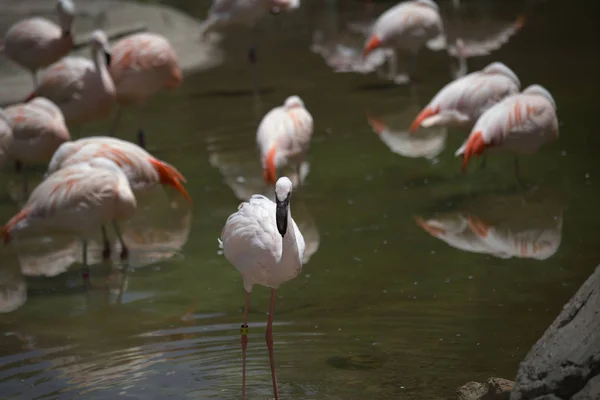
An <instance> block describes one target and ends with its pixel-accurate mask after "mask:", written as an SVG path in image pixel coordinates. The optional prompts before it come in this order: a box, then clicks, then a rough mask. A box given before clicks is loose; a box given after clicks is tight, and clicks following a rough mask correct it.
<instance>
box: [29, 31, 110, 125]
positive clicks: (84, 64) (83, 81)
mask: <svg viewBox="0 0 600 400" xmlns="http://www.w3.org/2000/svg"><path fill="white" fill-rule="evenodd" d="M91 43H92V60H89V59H87V58H84V57H65V58H64V59H62V60H61V61H59V62H57V63H55V64H53V65H51V66H50V67H49V68H48V69H46V70H45V71H44V73H43V75H42V78H41V81H40V85H39V86H38V88H37V89H36V90H35V91H34V92H33V93H31V95H29V97H28V98H27V99H28V100H29V99H31V98H33V97H36V96H43V97H46V98H48V99H50V100H52V101H53V102H54V103H56V104H57V105H58V107H59V108H60V109H61V111H62V112H63V114H64V116H65V120H66V121H67V122H69V123H83V122H88V121H93V120H97V119H102V118H105V117H107V116H108V115H109V114H110V112H111V110H112V107H113V105H114V103H115V99H116V94H115V86H114V83H113V81H112V79H111V77H110V74H109V72H108V68H107V64H109V63H110V48H109V45H108V39H107V37H106V34H105V33H104V32H103V31H99V30H97V31H94V32H93V33H92V40H91Z"/></svg>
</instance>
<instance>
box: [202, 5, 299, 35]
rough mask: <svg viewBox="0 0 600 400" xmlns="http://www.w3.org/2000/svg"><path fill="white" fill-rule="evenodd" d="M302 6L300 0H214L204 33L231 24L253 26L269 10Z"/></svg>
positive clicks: (204, 26)
mask: <svg viewBox="0 0 600 400" xmlns="http://www.w3.org/2000/svg"><path fill="white" fill-rule="evenodd" d="M298 7H300V0H213V2H212V6H211V7H210V9H209V10H208V18H207V19H206V21H205V22H204V23H203V26H202V34H203V36H206V35H207V34H208V33H209V32H211V31H212V30H215V29H219V28H221V27H225V26H229V25H246V26H250V27H251V26H253V25H254V24H255V23H256V21H258V20H259V19H260V18H261V17H262V16H264V15H266V14H267V13H268V12H271V13H278V12H279V11H280V10H282V9H283V10H293V9H296V8H298Z"/></svg>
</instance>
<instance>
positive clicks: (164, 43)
mask: <svg viewBox="0 0 600 400" xmlns="http://www.w3.org/2000/svg"><path fill="white" fill-rule="evenodd" d="M109 71H110V76H111V78H112V80H113V82H114V84H115V88H116V91H117V107H118V108H117V115H116V117H115V120H114V122H113V126H112V128H111V131H110V134H111V135H114V134H115V132H116V129H117V124H118V122H119V118H120V116H121V109H122V107H125V106H128V105H133V104H143V103H145V102H147V101H148V100H149V99H150V98H151V97H152V96H154V95H155V94H156V93H157V92H158V91H159V90H160V89H162V88H167V89H175V88H177V87H179V86H180V85H181V83H182V82H183V75H182V73H181V67H180V66H179V61H178V58H177V54H176V53H175V49H173V46H172V45H171V43H170V42H169V41H168V40H167V39H166V38H165V37H164V36H161V35H158V34H156V33H138V34H134V35H130V36H127V37H125V38H123V39H121V40H119V41H118V42H116V43H115V44H114V45H113V46H112V58H111V62H110V65H109ZM140 128H141V127H140ZM138 140H139V142H140V146H142V147H145V146H144V133H143V130H141V129H140V132H139V137H138Z"/></svg>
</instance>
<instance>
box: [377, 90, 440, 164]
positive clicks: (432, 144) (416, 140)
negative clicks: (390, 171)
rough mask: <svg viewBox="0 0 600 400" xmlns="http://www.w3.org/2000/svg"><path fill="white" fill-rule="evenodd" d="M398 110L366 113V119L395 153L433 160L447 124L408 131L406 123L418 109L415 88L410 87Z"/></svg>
mask: <svg viewBox="0 0 600 400" xmlns="http://www.w3.org/2000/svg"><path fill="white" fill-rule="evenodd" d="M396 108H398V109H400V111H399V112H394V113H389V114H385V115H384V116H374V115H372V114H370V113H367V120H368V122H369V125H371V128H372V129H373V132H375V133H377V136H378V137H379V139H381V141H382V142H383V143H384V144H385V145H386V146H387V147H389V149H390V150H391V151H392V152H393V153H396V154H399V155H401V156H403V157H409V158H426V159H428V160H431V161H432V162H435V161H436V158H437V156H439V155H440V154H441V153H442V151H443V150H444V148H445V147H446V136H447V128H446V127H444V126H434V127H432V128H428V129H425V130H423V131H422V132H419V134H418V135H411V134H409V130H408V127H409V125H410V122H411V121H412V119H413V118H414V116H415V115H416V114H417V113H418V112H419V109H420V106H419V96H418V92H417V90H416V88H414V87H412V88H411V92H410V97H409V102H408V104H402V105H400V107H396Z"/></svg>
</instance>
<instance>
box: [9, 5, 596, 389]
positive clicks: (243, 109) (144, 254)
mask: <svg viewBox="0 0 600 400" xmlns="http://www.w3.org/2000/svg"><path fill="white" fill-rule="evenodd" d="M188 3H192V2H183V1H178V2H177V1H174V2H173V3H172V4H174V5H176V6H179V7H181V8H182V9H184V10H185V11H188V12H190V13H191V14H192V15H195V16H197V17H199V18H202V17H204V15H205V10H206V5H203V6H191V5H189V4H188ZM305 3H308V4H305V6H304V7H303V9H302V10H301V11H299V12H298V13H297V14H295V15H293V16H287V15H285V16H283V17H281V18H278V19H272V18H269V19H268V20H267V21H265V22H264V23H263V24H261V25H260V26H259V28H258V30H257V36H256V43H257V45H258V59H259V64H260V79H261V83H262V87H263V88H264V92H263V94H262V95H261V104H260V110H257V106H256V104H255V103H254V101H253V97H252V96H251V95H250V93H251V73H250V69H249V65H248V62H247V60H246V58H245V57H246V56H245V49H246V46H247V45H248V43H249V40H248V35H245V34H244V32H243V31H237V32H234V33H233V34H232V36H231V38H230V39H228V40H226V41H225V44H224V46H225V50H226V58H225V62H224V64H223V65H222V66H220V67H219V68H217V69H214V70H211V71H208V72H205V73H202V74H198V75H194V76H189V77H187V79H186V82H185V84H184V85H183V87H182V88H181V89H179V90H177V91H175V92H171V93H162V94H161V95H160V96H158V97H157V98H155V99H154V100H153V101H151V102H150V103H149V104H148V105H147V106H146V107H144V108H138V109H134V110H132V111H130V112H129V113H128V114H126V115H125V116H124V118H123V125H122V127H121V130H120V135H121V137H125V138H129V139H133V138H134V132H135V130H136V129H137V126H138V123H139V121H143V124H144V126H145V127H146V132H147V141H148V148H149V150H150V151H151V152H153V153H154V154H156V155H157V156H158V157H159V158H163V159H165V160H168V161H170V162H172V163H174V164H175V165H177V166H178V167H179V168H180V170H181V171H182V172H183V173H184V175H186V177H187V178H188V181H189V185H188V190H189V191H190V194H191V195H192V197H193V199H194V204H193V207H192V208H191V209H190V208H188V207H187V206H186V204H185V202H183V201H181V199H179V198H178V197H176V196H175V195H173V194H172V193H170V192H169V193H167V194H165V192H163V191H162V190H160V191H157V192H156V193H154V195H151V196H148V197H145V198H143V199H141V200H140V203H141V204H140V211H139V213H138V215H137V216H136V217H135V219H134V220H133V221H131V223H129V224H127V225H126V227H125V235H126V240H127V241H128V242H129V243H130V245H131V251H132V254H131V260H130V266H131V268H130V269H129V270H128V271H127V272H126V273H125V272H124V271H123V270H122V269H121V268H120V263H119V262H118V261H116V260H115V261H114V262H113V263H102V262H101V261H100V257H99V251H100V250H99V248H98V247H97V245H96V247H92V252H93V257H92V263H93V264H94V265H93V267H92V276H91V284H92V287H91V288H90V289H89V290H84V289H83V288H82V284H81V277H80V272H79V269H78V266H79V262H80V261H79V260H80V259H81V256H80V247H79V244H78V242H77V241H74V240H73V239H72V238H52V240H48V239H38V240H36V241H33V242H28V243H21V244H20V245H18V246H9V247H5V248H2V249H1V250H0V259H1V265H0V305H1V307H2V309H3V311H10V310H11V308H16V309H15V310H13V311H11V312H6V313H4V314H1V315H0V397H2V398H7V399H71V398H85V399H112V398H117V397H120V398H125V399H128V398H143V399H164V398H168V397H169V396H171V398H177V399H188V398H195V399H210V398H214V399H237V398H240V386H241V385H240V384H241V363H240V360H241V352H240V346H239V334H238V332H239V324H240V323H241V318H242V307H243V299H244V291H243V287H242V282H241V278H240V276H239V275H238V273H237V271H236V270H235V269H234V268H233V267H232V266H231V265H229V264H228V262H227V261H226V260H225V259H224V257H222V256H221V255H219V254H218V253H217V250H218V249H217V240H216V238H217V236H218V235H219V234H220V231H221V228H222V226H223V224H224V221H225V219H226V217H227V216H228V215H229V214H230V213H231V212H233V211H235V209H236V207H237V205H238V204H239V202H240V199H242V198H245V197H247V196H248V195H249V194H251V193H254V192H259V191H262V190H264V188H262V187H261V184H262V183H261V171H260V165H259V163H258V159H257V155H256V150H255V144H254V137H255V131H256V127H257V125H258V121H259V118H260V116H262V114H263V113H264V112H266V111H267V110H268V109H270V108H271V107H273V106H275V105H278V104H280V103H281V102H282V101H283V100H284V98H285V97H287V96H288V95H290V94H298V95H300V96H301V97H302V98H303V99H304V100H305V102H306V104H307V107H308V108H309V110H310V111H311V112H312V113H313V116H314V119H315V134H314V139H313V143H312V147H311V151H310V154H309V157H308V161H309V163H310V165H309V169H310V171H309V173H308V175H307V178H306V184H305V186H304V187H302V188H301V189H299V190H298V191H296V192H295V193H294V198H293V204H292V212H293V215H294V217H295V219H296V220H297V221H298V223H299V225H300V228H301V230H302V231H303V233H304V236H305V239H306V241H307V247H308V249H307V251H308V254H307V258H309V260H308V262H307V264H306V265H305V267H304V270H303V272H302V274H301V275H300V276H299V277H298V278H296V279H295V280H294V281H292V282H290V283H288V284H286V285H284V286H283V287H282V288H281V290H280V291H279V297H278V299H277V303H276V312H275V322H276V327H275V329H274V331H275V333H274V335H275V356H276V362H277V368H278V378H279V385H280V392H281V395H282V398H293V399H344V400H347V399H446V398H452V397H453V394H454V390H455V388H456V387H458V386H460V385H462V384H463V383H465V382H467V381H471V380H483V379H485V378H487V377H489V376H501V377H507V378H512V377H514V374H515V371H516V369H517V367H518V363H519V360H520V359H522V357H523V356H524V355H525V354H526V352H527V350H528V349H529V347H530V346H531V345H532V344H533V343H534V342H535V341H536V340H537V338H538V337H539V336H540V335H541V334H542V333H543V331H544V330H545V329H546V327H547V326H548V325H549V323H550V322H551V321H552V320H553V318H554V317H555V316H556V315H557V313H558V311H559V310H560V308H561V306H562V305H563V303H564V302H565V301H566V300H567V299H568V298H569V297H570V296H571V295H572V294H573V293H574V292H575V291H576V290H577V288H578V286H579V285H580V284H581V283H582V282H583V280H584V279H585V278H586V276H587V274H589V272H590V271H592V269H593V268H594V267H595V265H596V264H597V263H598V259H599V255H600V254H599V252H598V243H597V236H596V233H597V232H598V228H599V225H600V216H599V214H598V212H597V210H596V208H597V207H596V206H597V204H598V203H599V201H600V192H599V190H598V188H597V182H598V179H599V177H600V169H599V168H598V162H597V148H598V146H599V145H600V139H599V138H600V136H599V135H598V134H597V132H596V131H597V126H596V123H597V115H596V113H597V108H598V102H597V100H596V99H597V97H596V96H597V91H596V88H597V87H598V86H597V78H596V75H595V74H596V72H597V71H598V66H599V65H598V60H599V59H600V58H598V54H597V48H595V47H593V46H594V42H593V41H594V40H595V39H594V36H593V35H592V33H593V30H591V29H590V28H589V27H590V26H591V25H590V24H591V21H592V18H593V17H592V15H591V14H592V13H589V11H588V12H586V9H585V8H583V6H579V7H581V9H577V8H576V7H578V6H576V5H574V4H573V6H572V7H571V6H569V7H563V6H562V4H563V3H561V2H557V1H548V2H536V3H534V2H531V3H522V4H518V3H514V4H512V5H511V6H510V7H508V6H500V3H501V2H491V1H489V2H481V3H479V2H478V5H477V6H472V7H470V8H468V10H466V12H465V13H464V14H463V17H464V21H472V20H473V19H477V20H479V21H485V23H484V24H483V26H487V25H489V26H490V27H492V26H495V25H496V24H499V26H501V25H502V23H503V22H502V21H504V22H507V21H508V22H510V21H511V20H513V19H514V18H515V17H516V15H517V14H518V13H519V12H522V11H526V12H527V15H528V23H527V25H526V26H525V28H524V29H523V30H522V31H521V32H519V33H518V34H517V35H516V36H514V37H512V38H511V39H510V41H509V42H508V43H506V44H505V45H504V46H503V47H502V48H501V49H499V50H498V51H496V52H494V53H493V54H492V55H491V56H487V57H479V58H474V59H471V60H469V67H470V69H478V68H480V67H483V66H484V65H486V64H487V63H489V62H491V61H495V60H501V61H503V62H505V63H507V64H508V65H509V66H510V67H511V68H513V69H514V70H515V71H516V72H517V74H518V75H519V76H520V78H521V81H522V83H523V85H524V86H526V85H528V84H530V83H534V82H535V83H541V84H543V85H544V86H546V87H547V88H548V89H550V90H551V91H552V93H553V95H554V96H555V99H556V101H557V103H558V108H559V119H560V125H561V128H560V135H561V137H560V139H559V141H558V142H555V143H553V144H551V145H548V146H546V147H544V148H543V149H542V151H540V152H539V153H538V154H537V155H535V156H532V157H529V158H523V159H521V160H520V161H521V163H520V167H521V175H522V176H523V180H524V182H525V183H524V184H523V185H521V186H518V185H517V183H516V181H515V178H514V173H513V160H512V158H511V157H503V156H497V157H489V158H488V160H487V165H486V167H485V169H478V168H477V166H476V165H473V166H472V167H471V169H470V171H469V173H468V174H467V175H466V176H462V175H461V174H460V163H459V161H458V160H457V159H455V158H454V157H453V152H454V150H455V149H456V148H457V147H458V146H459V145H460V143H461V142H462V140H463V138H464V135H465V134H464V133H463V132H460V131H457V130H450V131H448V132H446V131H435V132H429V133H428V134H427V136H424V137H423V138H422V142H421V143H415V142H407V139H406V137H405V136H403V134H402V133H398V132H401V131H406V129H407V127H408V125H409V124H410V122H411V121H412V119H413V118H414V116H415V115H416V113H417V112H418V111H419V109H420V107H422V106H423V105H424V104H425V103H426V102H427V101H428V99H429V98H430V97H431V96H432V95H433V94H434V93H435V92H436V91H437V90H438V89H439V88H440V87H441V86H442V85H443V84H445V83H446V82H447V81H448V80H449V79H450V66H449V63H450V60H449V59H448V58H447V57H446V56H445V55H443V54H433V53H431V52H429V51H423V53H422V54H421V57H420V59H419V81H418V83H417V84H416V85H415V86H414V87H413V88H408V87H391V86H389V85H387V84H386V83H385V82H384V81H383V80H381V79H380V78H378V76H377V74H374V73H373V74H370V75H360V74H334V73H333V72H332V70H331V69H330V68H329V67H328V66H327V65H326V64H325V63H324V61H323V59H322V58H321V57H319V56H318V55H316V54H314V53H312V52H311V51H310V49H309V48H310V45H311V40H312V38H313V34H314V32H315V30H316V29H320V30H321V31H323V32H324V33H325V34H326V35H331V32H332V30H335V29H336V26H337V29H342V28H343V27H344V24H346V23H348V22H352V21H360V20H365V19H367V18H368V15H367V14H366V12H367V11H365V10H366V9H365V7H364V4H362V3H360V2H343V4H342V8H341V11H340V12H339V13H333V12H332V10H334V8H332V7H331V4H332V3H333V2H320V1H316V0H315V1H308V0H307V1H305ZM467 3H468V2H467ZM385 6H386V5H385V4H382V5H381V6H378V7H385ZM328 7H329V8H328ZM446 9H449V7H446ZM373 12H374V13H375V15H376V14H377V12H378V8H377V9H375V10H374V11H373ZM445 12H447V13H448V14H447V16H448V18H449V19H454V20H455V21H456V20H457V18H458V17H457V15H456V14H453V12H452V11H445ZM498 19H499V21H498ZM269 21H270V22H269ZM458 21H460V20H458ZM575 21H577V22H575ZM459 23H460V22H459ZM336 24H337V25H336ZM463 24H465V25H466V27H465V26H463V28H464V29H466V30H467V31H468V27H469V25H468V22H463ZM481 25H482V24H481V23H480V24H479V25H478V26H481ZM478 29H480V28H478ZM484 33H485V32H484ZM328 37H329V38H331V36H328ZM594 80H595V81H594ZM367 115H369V116H371V117H373V118H376V119H377V120H378V121H380V122H382V123H383V124H385V125H386V126H388V128H389V129H388V130H387V131H386V133H385V134H381V135H380V136H378V135H377V134H375V133H374V132H373V130H372V128H371V126H370V125H369V121H368V119H367ZM108 125H109V122H108V121H106V122H102V123H99V124H97V125H95V126H92V127H87V128H86V132H88V133H92V132H102V130H104V129H106V128H107V127H108ZM388 131H389V132H388ZM126 132H129V133H126ZM394 132H396V133H394ZM128 135H129V136H128ZM416 151H420V152H421V153H419V154H420V155H426V156H429V158H424V157H417V158H414V157H409V156H410V155H415V154H417V153H415V152H416ZM475 164H476V163H475ZM34 175H35V174H32V176H30V178H32V180H33V181H34V182H35V179H36V178H35V176H34ZM39 175H40V174H38V177H37V179H38V181H39V179H40V177H39ZM19 179H20V177H18V176H17V175H15V174H13V173H12V170H11V169H10V168H7V169H6V170H5V171H4V172H3V173H2V175H1V176H0V187H2V188H4V189H3V190H1V191H0V219H1V220H6V219H7V218H9V217H10V216H11V215H12V214H13V213H14V212H16V211H17V209H18V205H17V203H16V202H15V198H18V194H19V188H20V186H19V185H20V180H19ZM434 220H435V221H434ZM417 221H429V222H430V224H431V225H430V226H434V227H437V228H440V227H442V228H443V230H444V234H443V235H441V236H439V237H434V236H432V235H430V234H429V233H428V232H426V231H425V230H424V229H422V228H421V227H420V226H419V224H417ZM469 222H471V225H469ZM430 230H431V229H430ZM432 232H434V233H435V232H436V231H435V229H434V230H432ZM438 232H439V231H438ZM477 232H479V233H480V234H481V233H482V232H485V234H484V235H479V236H478V235H477ZM533 250H535V253H536V254H541V256H539V258H542V259H535V258H532V257H531V254H533ZM69 266H70V268H68V267H69ZM268 295H269V294H268V291H267V290H266V289H264V288H258V287H257V288H256V289H255V291H254V293H253V295H252V305H251V314H250V335H249V361H248V362H249V378H248V386H249V387H248V393H249V398H251V399H255V398H256V399H260V398H269V397H270V396H271V395H272V392H271V385H270V375H269V363H268V356H267V349H266V346H265V344H264V327H265V324H266V319H267V316H266V311H267V308H268Z"/></svg>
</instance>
